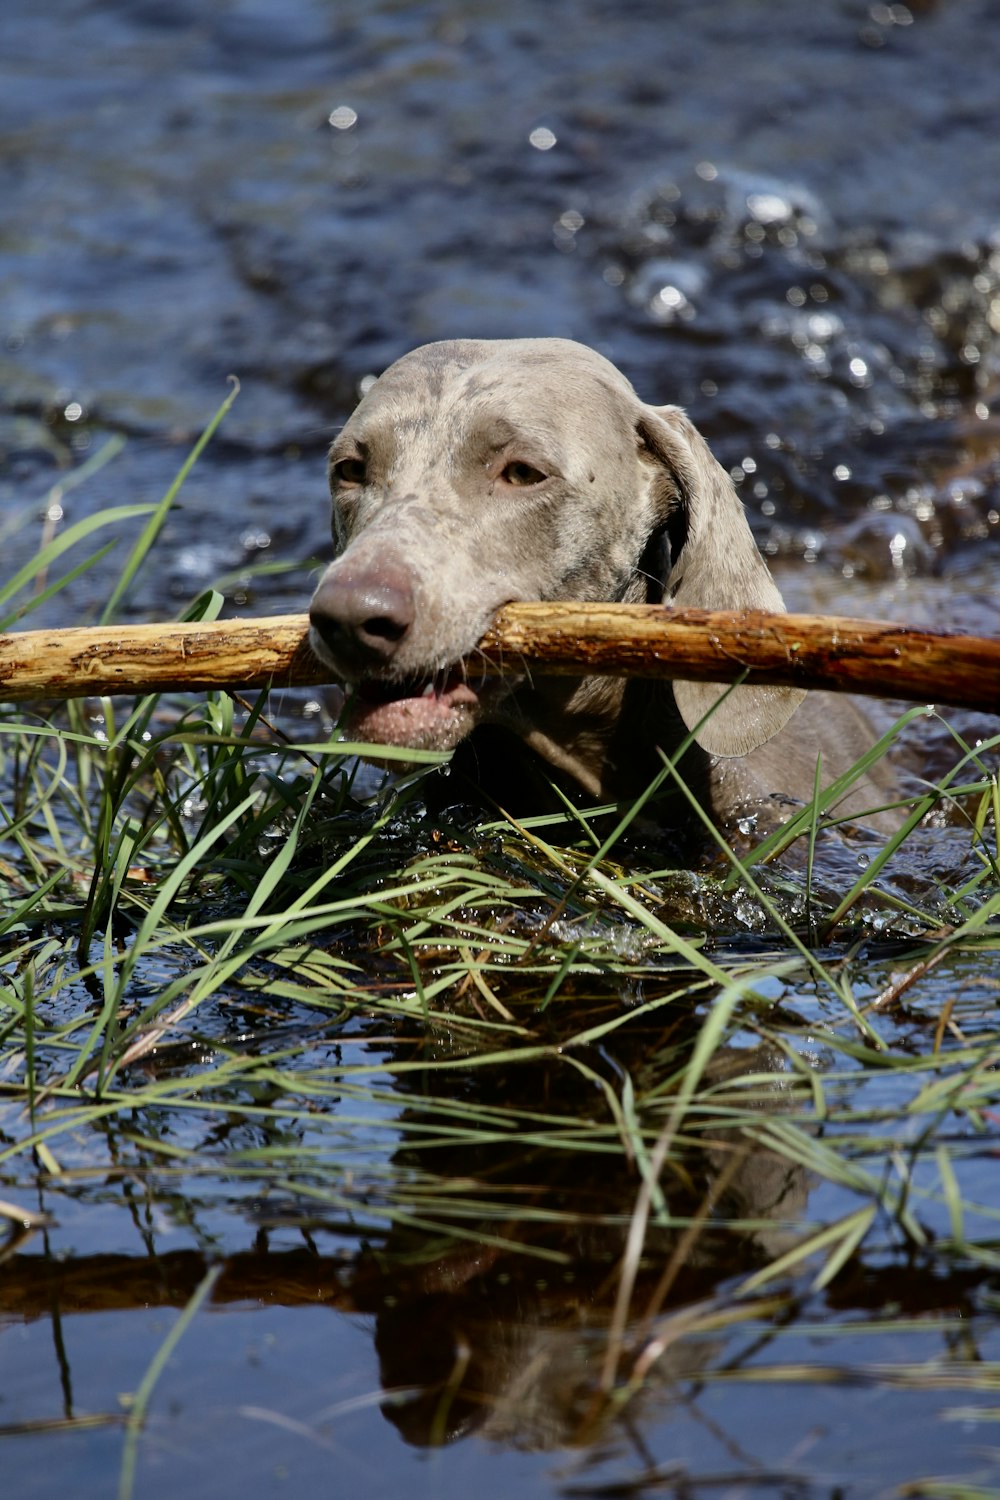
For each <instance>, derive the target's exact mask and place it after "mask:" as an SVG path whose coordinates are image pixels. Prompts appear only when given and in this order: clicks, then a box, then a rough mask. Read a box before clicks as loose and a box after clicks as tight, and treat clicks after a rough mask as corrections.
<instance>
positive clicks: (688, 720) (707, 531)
mask: <svg viewBox="0 0 1000 1500" xmlns="http://www.w3.org/2000/svg"><path fill="white" fill-rule="evenodd" d="M638 432H639V438H640V442H641V443H642V446H643V450H644V452H645V454H646V455H647V458H648V459H649V460H650V461H652V462H653V463H654V464H655V465H656V466H657V468H658V469H659V471H660V472H659V474H658V475H657V477H656V478H654V481H653V482H654V485H658V486H659V487H660V490H661V496H662V506H661V515H662V523H663V524H665V525H666V526H667V527H668V529H669V532H670V535H671V548H670V551H671V559H670V563H671V566H670V573H669V576H668V577H667V579H666V580H665V586H664V590H663V602H664V604H666V605H674V606H676V607H677V608H678V609H766V610H779V611H782V612H783V611H784V608H785V606H784V603H783V601H782V598H781V595H780V594H779V592H778V589H777V586H776V584H775V582H774V580H773V579H772V577H771V575H770V573H769V572H768V570H767V566H766V564H765V562H764V559H763V558H762V557H761V555H760V553H759V552H758V550H757V545H756V543H755V542H754V539H753V534H752V532H751V531H750V527H749V526H748V525H747V520H746V516H745V515H744V514H743V506H742V504H741V503H740V499H739V496H738V495H737V494H736V491H735V489H734V488H733V485H732V482H731V480H730V478H729V475H728V474H727V473H726V471H725V469H723V467H722V465H721V464H719V463H718V462H717V461H716V459H715V458H714V457H713V455H712V453H711V451H710V450H709V447H708V444H707V443H706V442H705V439H704V438H703V437H702V436H701V433H700V432H698V430H697V428H696V427H695V426H694V425H693V423H691V422H690V421H689V420H688V418H687V417H686V416H685V415H684V413H683V412H682V411H681V410H680V408H679V407H676V406H657V407H653V406H643V407H641V409H640V414H639V420H638ZM673 688H674V698H675V700H676V702H677V707H678V709H679V710H680V714H681V717H682V719H683V720H684V723H685V724H686V725H687V727H688V729H691V730H697V734H696V738H697V741H698V743H699V745H701V747H702V749H704V750H707V751H708V752H709V753H710V754H712V755H721V756H730V755H746V754H748V752H749V751H751V750H756V749H757V747H758V745H763V744H764V742H765V741H766V740H769V739H770V738H771V736H772V735H774V734H777V732H778V730H779V729H781V728H782V727H783V726H784V725H785V724H786V723H787V722H788V720H789V718H790V717H791V715H792V714H793V713H794V712H795V709H796V708H797V707H798V705H799V703H800V702H801V701H802V699H803V697H804V696H805V695H804V693H802V692H800V691H799V690H798V689H796V688H780V687H756V686H743V687H737V688H734V689H733V690H732V691H730V692H729V694H728V697H724V698H723V695H724V694H725V693H726V692H727V689H726V688H725V687H722V686H720V685H719V684H718V683H712V682H675V683H674V684H673ZM720 698H723V701H721V702H720V701H719V700H720ZM715 704H718V707H717V708H714V711H712V710H713V707H714V705H715ZM706 715H709V717H708V718H706V717H705V716H706ZM702 720H704V723H702ZM699 724H700V725H701V727H700V728H698V726H699Z"/></svg>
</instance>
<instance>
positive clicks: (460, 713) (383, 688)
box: [341, 667, 499, 750]
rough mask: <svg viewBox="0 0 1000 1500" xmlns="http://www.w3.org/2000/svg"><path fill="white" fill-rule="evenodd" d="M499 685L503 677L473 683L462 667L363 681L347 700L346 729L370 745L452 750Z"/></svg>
mask: <svg viewBox="0 0 1000 1500" xmlns="http://www.w3.org/2000/svg"><path fill="white" fill-rule="evenodd" d="M498 686H499V678H496V677H487V676H483V677H480V678H478V679H477V680H476V681H475V682H473V681H470V679H469V677H468V676H467V674H466V673H465V672H463V671H462V670H461V669H460V668H457V667H455V668H452V669H451V670H450V671H445V672H438V673H436V674H435V675H434V676H433V677H405V678H401V679H398V680H396V681H389V680H386V679H383V678H373V677H372V678H363V679H362V680H361V681H360V682H359V683H357V684H356V685H355V688H354V691H353V693H352V694H351V696H350V698H349V699H348V703H347V709H346V712H345V714H344V717H343V719H342V720H341V727H342V728H343V729H344V730H345V731H346V732H347V733H348V734H349V735H350V736H351V738H352V739H358V740H364V741H365V742H366V743H369V744H374V745H395V746H400V747H404V748H406V749H409V750H452V749H454V747H455V746H456V745H457V744H458V742H459V740H462V739H464V738H465V736H466V735H467V734H468V733H469V731H470V730H471V729H472V727H473V725H474V724H475V723H476V721H477V719H478V718H479V717H480V714H481V711H482V708H483V702H484V699H488V698H489V697H491V696H492V695H493V693H494V691H495V689H496V688H497V687H498Z"/></svg>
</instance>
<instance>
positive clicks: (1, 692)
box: [0, 604, 1000, 713]
mask: <svg viewBox="0 0 1000 1500" xmlns="http://www.w3.org/2000/svg"><path fill="white" fill-rule="evenodd" d="M469 669H470V674H471V675H472V676H473V677H475V676H477V675H479V674H480V673H481V672H482V671H483V670H484V669H485V670H487V671H489V672H490V673H494V674H498V673H503V674H514V675H522V674H524V673H526V672H530V673H531V674H532V676H535V677H538V676H547V675H552V674H559V675H570V676H574V675H575V676H583V675H589V674H591V673H602V674H610V675H619V676H629V677H647V678H656V677H660V678H664V677H666V678H679V679H683V678H687V679H688V680H701V681H707V682H732V681H734V680H735V679H736V678H738V677H741V676H742V674H743V673H744V671H745V670H747V669H749V671H750V673H751V675H752V678H753V680H754V681H756V682H762V683H772V684H777V685H785V686H792V687H802V688H830V689H834V690H836V691H843V692H854V693H867V694H871V695H874V696H878V697H887V698H900V699H904V700H907V701H911V702H917V703H941V704H947V705H951V706H955V707H968V708H977V709H982V710H985V711H987V712H991V713H1000V641H998V640H991V639H986V638H983V637H979V636H970V635H958V634H950V633H947V634H945V633H939V632H931V631H925V630H914V629H909V628H907V627H906V626H902V625H893V624H887V623H885V622H883V621H873V620H855V619H849V618H845V617H840V616H833V615H803V614H789V615H783V614H766V613H763V612H760V611H746V612H734V611H728V610H727V611H722V610H698V609H691V610H670V609H663V608H661V607H660V606H658V605H645V604H511V605H508V606H507V607H506V608H505V609H502V610H501V611H500V612H499V613H498V615H497V616H496V618H495V620H494V622H493V624H492V625H491V627H490V629H489V630H488V631H487V633H486V635H485V636H484V637H483V639H482V641H481V642H480V645H479V648H478V649H477V651H476V652H475V653H474V654H473V655H472V656H471V657H470V658H469ZM330 680H331V674H330V672H329V670H328V669H327V668H325V667H323V666H321V664H320V663H319V662H318V661H317V660H316V658H315V657H314V656H313V654H312V652H311V651H310V649H309V644H308V619H307V617H306V616H305V615H279V616H272V617H264V618H261V619H251V620H220V621H215V622H211V623H207V624H167V625H122V626H110V627H83V628H73V629H67V630H26V631H18V632H14V633H12V634H9V635H2V636H0V701H3V702H13V701H23V700H26V699H33V698H82V697H96V696H101V695H104V694H144V693H154V692H164V691H176V690H184V691H189V692H190V691H199V690H204V689H213V688H215V689H218V688H231V689H233V690H238V689H252V688H261V687H267V686H274V687H283V686H298V687H305V686H310V685H315V684H319V683H323V682H328V681H330Z"/></svg>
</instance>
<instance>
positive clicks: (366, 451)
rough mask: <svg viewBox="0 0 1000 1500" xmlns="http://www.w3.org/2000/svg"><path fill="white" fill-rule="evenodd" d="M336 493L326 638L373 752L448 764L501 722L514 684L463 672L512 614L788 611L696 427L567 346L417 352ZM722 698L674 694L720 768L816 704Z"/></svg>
mask: <svg viewBox="0 0 1000 1500" xmlns="http://www.w3.org/2000/svg"><path fill="white" fill-rule="evenodd" d="M330 485H331V492H332V496H333V530H334V540H335V542H336V545H337V549H338V553H339V555H338V557H337V559H336V560H335V561H334V562H333V563H331V565H330V566H329V568H327V570H326V572H325V573H324V575H323V577H322V578H321V580H320V583H319V586H318V588H317V590H316V593H315V595H314V597H313V601H312V606H311V610H310V616H311V621H312V630H311V639H312V644H313V647H314V649H315V651H316V653H317V655H318V656H319V657H320V658H321V660H323V661H324V662H326V663H328V664H329V666H330V667H331V669H332V671H333V672H334V673H335V674H336V675H337V676H338V677H339V678H341V679H342V680H344V681H346V682H347V683H349V684H351V685H352V686H353V687H354V688H355V689H356V693H355V696H354V699H353V704H352V710H351V728H352V730H353V732H355V733H356V734H357V736H358V737H359V738H364V739H366V740H369V741H374V742H375V743H381V744H391V745H405V746H411V747H414V748H421V747H424V748H436V749H448V748H451V747H452V746H453V745H455V744H457V743H458V741H459V740H460V739H462V738H463V737H464V736H465V735H466V734H467V733H468V732H469V730H470V729H471V728H472V727H473V726H474V725H475V724H476V723H477V722H480V721H482V720H489V719H490V718H496V717H501V718H502V717H503V716H504V713H505V712H506V711H507V708H509V702H508V700H509V699H510V697H511V695H512V694H516V692H517V682H516V679H511V678H508V677H504V678H503V679H502V680H501V679H498V678H493V679H490V678H488V677H487V678H483V679H481V680H480V679H477V678H476V677H475V676H474V675H472V674H473V672H474V667H472V668H470V666H469V665H468V664H467V663H466V665H464V666H463V665H461V664H462V663H463V662H464V661H465V659H466V658H468V657H470V655H473V654H474V650H475V646H476V643H477V642H478V640H479V639H480V637H481V636H482V634H483V632H484V630H485V629H486V626H487V625H488V624H489V622H490V620H491V619H492V617H493V615H494V614H495V613H496V611H497V610H498V609H499V608H500V607H501V606H502V605H504V604H507V603H510V602H512V601H514V600H559V599H565V600H591V601H622V602H624V601H628V602H638V601H642V600H648V599H657V600H659V599H662V600H663V602H664V603H665V604H675V605H678V606H699V607H702V608H718V609H775V610H779V609H781V608H782V607H783V606H782V602H781V596H780V595H779V593H778V590H777V588H776V587H775V585H774V583H773V582H772V580H771V577H770V574H769V573H768V571H767V568H766V567H765V565H764V562H763V560H762V559H761V557H760V554H759V553H758V551H757V548H756V546H755V544H754V541H753V537H752V536H751V533H750V529H749V527H748V526H747V523H746V520H745V517H744V515H743V509H742V506H741V504H740V502H739V499H738V498H737V496H736V493H735V491H734V489H733V487H732V484H731V483H730V480H729V477H728V475H727V474H726V473H725V471H724V470H723V469H722V468H721V467H720V466H719V464H717V463H716V461H715V459H714V458H713V457H712V455H711V453H710V452H709V450H708V448H707V446H706V444H705V443H704V441H703V439H702V438H701V437H700V435H699V434H698V433H697V431H696V430H695V428H694V427H693V426H692V425H691V423H690V422H689V421H688V420H687V418H686V417H685V416H684V414H683V412H681V411H680V410H679V409H678V408H676V407H651V406H646V405H644V404H643V403H642V402H641V401H640V400H639V399H638V397H637V396H636V394H635V392H634V391H633V389H632V387H631V386H630V385H629V383H628V381H627V380H626V379H625V378H624V376H622V375H621V374H620V373H619V371H618V370H616V369H615V367H614V366H613V365H611V364H609V362H608V361H607V360H605V359H604V358H602V357H601V356H600V355H599V354H596V353H595V352H594V351H593V350H590V349H587V348H585V347H584V346H583V345H580V344H575V343H572V342H570V341H569V340H564V339H515V340H510V341H494V342H486V341H477V340H457V341H454V342H449V343H440V344H431V345H428V346H426V347H425V348H422V349H417V350H415V351H414V352H413V353H412V354H408V355H406V356H405V358H403V359H401V360H399V361H398V362H397V363H396V364H394V365H392V366H391V367H390V368H389V369H388V370H387V371H386V372H385V374H384V375H382V376H381V378H380V379H379V380H377V381H376V382H375V384H374V385H373V386H372V388H371V389H370V390H369V392H368V393H367V394H366V395H365V397H364V399H363V400H362V401H361V403H360V405H359V406H358V408H357V410H356V411H355V412H354V414H353V416H352V417H351V418H350V420H349V421H348V422H347V424H346V426H345V427H344V428H343V430H342V431H341V433H340V435H339V436H338V437H337V439H336V441H335V442H334V444H333V446H332V448H331V451H330ZM724 692H725V690H724V689H722V688H719V687H716V686H710V685H707V684H696V683H684V682H677V683H674V695H675V698H676V701H677V705H678V708H679V709H680V712H681V714H682V716H683V718H684V721H685V723H686V724H687V725H688V727H689V728H691V729H695V730H696V734H697V738H698V740H699V742H700V743H701V744H702V746H703V747H704V748H705V749H707V750H709V751H710V752H712V753H713V754H716V755H741V754H745V753H746V752H747V751H749V750H751V749H753V748H755V747H756V746H757V745H759V744H762V743H763V742H764V740H766V739H768V738H770V736H771V735H772V734H774V733H776V731H777V730H778V729H780V728H781V726H782V725H783V724H784V723H785V721H786V720H787V718H788V717H789V715H790V714H791V712H792V710H793V709H794V707H795V705H796V703H797V702H798V700H799V696H800V695H799V694H797V693H794V692H791V691H788V690H784V689H779V688H753V687H740V688H737V689H735V690H733V691H732V692H730V693H729V695H728V697H724V699H723V701H722V702H721V703H720V704H719V706H718V708H716V709H715V711H714V712H711V713H710V712H709V711H710V710H711V709H712V707H713V705H714V704H715V703H716V701H717V700H718V699H719V698H720V695H723V694H724ZM505 705H506V707H505ZM706 715H708V717H707V718H706Z"/></svg>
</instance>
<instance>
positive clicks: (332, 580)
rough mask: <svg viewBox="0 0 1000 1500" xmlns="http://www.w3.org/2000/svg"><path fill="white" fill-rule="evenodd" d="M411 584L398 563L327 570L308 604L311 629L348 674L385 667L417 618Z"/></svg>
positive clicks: (341, 668) (357, 673)
mask: <svg viewBox="0 0 1000 1500" xmlns="http://www.w3.org/2000/svg"><path fill="white" fill-rule="evenodd" d="M415 613H416V611H415V606H414V599H413V587H412V584H411V582H410V579H409V577H408V576H407V574H406V573H405V572H404V571H403V570H402V569H399V568H392V567H389V566H387V565H386V566H382V567H379V568H370V569H364V570H360V571H357V570H353V569H347V568H337V567H336V566H334V567H333V568H331V569H329V571H328V572H327V574H326V576H325V577H324V578H323V579H321V581H320V585H319V588H318V589H317V590H316V592H315V594H314V595H313V600H312V604H311V605H310V607H309V619H310V622H311V624H312V627H313V629H314V630H315V631H316V633H317V635H318V636H319V637H320V639H321V640H322V641H323V643H324V645H325V646H326V647H327V648H328V649H329V651H330V652H331V654H332V656H333V658H334V660H335V661H336V663H337V666H338V667H339V668H340V670H341V671H343V672H345V673H346V674H348V675H352V676H353V675H360V674H363V673H364V672H366V671H373V670H377V669H378V668H379V667H385V666H388V665H389V663H390V662H391V661H392V659H393V657H394V656H395V654H396V652H397V651H398V649H399V647H400V646H401V644H402V643H403V641H404V640H405V639H406V636H407V634H408V632H409V630H410V628H411V626H412V625H413V621H414V617H415Z"/></svg>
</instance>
